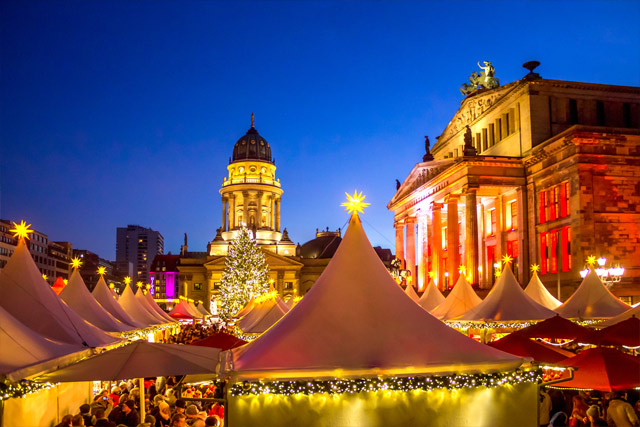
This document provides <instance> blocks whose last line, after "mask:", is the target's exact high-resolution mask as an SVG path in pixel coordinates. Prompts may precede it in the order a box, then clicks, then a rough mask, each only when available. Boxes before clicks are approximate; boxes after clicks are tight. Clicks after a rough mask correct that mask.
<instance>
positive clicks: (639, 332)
mask: <svg viewBox="0 0 640 427" xmlns="http://www.w3.org/2000/svg"><path fill="white" fill-rule="evenodd" d="M584 340H585V342H588V343H589V344H595V345H626V346H628V347H638V346H640V319H638V318H637V317H635V316H632V317H630V318H628V319H627V320H623V321H622V322H620V323H616V324H615V325H612V326H609V327H608V328H604V329H601V330H599V331H593V332H591V334H589V336H587V337H586V338H585V339H584Z"/></svg>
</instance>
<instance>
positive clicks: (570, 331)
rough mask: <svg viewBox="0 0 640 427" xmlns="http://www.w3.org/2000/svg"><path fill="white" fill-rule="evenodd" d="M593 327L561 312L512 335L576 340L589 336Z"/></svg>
mask: <svg viewBox="0 0 640 427" xmlns="http://www.w3.org/2000/svg"><path fill="white" fill-rule="evenodd" d="M590 333H591V329H589V328H585V327H584V326H580V325H577V324H575V323H573V322H572V321H571V320H567V319H565V318H564V317H561V316H560V315H559V314H557V315H555V316H553V317H550V318H549V319H546V320H543V321H542V322H538V323H536V324H534V325H531V326H528V327H526V328H524V329H520V330H519V331H516V332H513V333H512V334H511V335H514V334H515V335H520V336H523V337H526V338H549V339H565V340H575V339H581V338H583V337H586V336H588V335H589V334H590Z"/></svg>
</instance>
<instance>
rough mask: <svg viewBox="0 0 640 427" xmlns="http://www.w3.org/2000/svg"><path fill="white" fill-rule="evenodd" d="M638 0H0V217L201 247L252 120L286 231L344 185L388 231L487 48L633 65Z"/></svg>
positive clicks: (559, 64)
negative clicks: (267, 157)
mask: <svg viewBox="0 0 640 427" xmlns="http://www.w3.org/2000/svg"><path fill="white" fill-rule="evenodd" d="M638 22H640V2H638V1H623V2H614V1H605V2H592V1H575V2H555V1H554V2H540V1H535V2H507V1H500V2H480V1H473V2H453V1H451V2H435V1H430V2H413V1H412V2H409V1H407V2H395V1H394V2H380V1H376V2H365V1H352V2H311V1H307V2H294V1H289V2H275V1H274V2H266V1H259V2H236V1H228V2H222V1H218V2H206V1H194V2H188V1H179V2H178V1H174V2H168V1H135V2H133V1H132V2H125V1H121V2H98V1H92V2H79V1H68V2H45V1H38V2H30V1H16V2H14V1H2V2H0V38H1V41H0V43H1V45H0V107H1V110H0V163H1V168H0V185H1V187H0V190H1V193H0V217H1V218H3V219H11V220H16V221H18V220H20V219H25V220H27V221H28V222H30V223H33V225H34V227H35V228H36V229H38V230H40V231H42V232H45V233H47V234H48V235H49V237H50V238H51V239H52V240H68V241H71V242H72V243H73V245H74V247H76V248H82V249H89V250H91V251H94V252H97V253H98V254H100V256H102V257H103V258H106V259H114V258H115V237H116V227H118V226H126V225H127V224H139V225H142V226H146V227H151V228H153V229H155V230H159V231H160V232H161V233H162V234H163V235H164V238H165V252H168V251H172V252H174V253H175V252H177V251H178V250H179V245H180V244H181V242H182V236H183V233H184V232H187V233H188V234H189V249H190V250H193V251H204V250H205V246H206V243H207V242H208V241H209V240H211V239H212V238H213V237H214V235H215V230H216V228H218V227H220V225H221V210H222V208H221V202H220V195H219V193H218V190H219V189H220V185H221V182H222V178H223V176H225V175H226V173H227V170H226V166H227V164H228V161H229V157H230V156H231V153H232V148H233V145H234V144H235V142H236V140H237V139H238V138H239V137H240V136H242V135H244V134H245V132H246V131H247V129H248V128H249V126H250V115H251V112H255V115H256V128H257V129H258V131H259V132H260V134H261V135H262V136H263V137H264V138H265V139H266V140H267V141H268V142H269V143H270V144H271V147H272V150H273V155H274V156H275V158H276V165H277V167H278V170H277V176H279V177H280V179H281V182H282V185H283V189H284V195H283V202H282V224H283V227H287V229H288V231H289V234H290V236H291V238H292V240H293V241H294V242H300V243H303V242H305V241H307V240H309V239H312V238H313V237H314V233H315V229H316V228H317V227H320V228H324V227H327V226H328V227H330V228H331V229H336V228H338V227H342V226H343V225H344V224H345V223H346V221H347V214H346V213H345V212H344V211H343V208H341V207H340V206H339V204H340V203H341V202H343V201H344V199H345V195H344V193H345V191H349V192H353V190H354V189H358V190H359V191H360V190H362V191H363V192H364V194H366V195H367V199H366V201H368V202H371V204H372V205H371V206H370V207H369V208H368V209H367V211H366V215H365V216H364V226H365V229H366V231H367V233H368V235H369V239H370V240H371V242H372V243H373V244H374V245H381V246H383V247H389V248H392V249H393V248H394V239H395V238H394V236H395V233H394V229H393V218H392V214H391V213H390V212H389V211H388V210H387V209H386V205H387V203H388V202H389V200H390V199H391V197H392V196H393V194H394V192H395V179H400V180H401V181H402V180H404V178H405V177H406V176H407V174H408V173H409V172H410V170H411V168H412V167H413V166H414V164H415V163H417V162H419V161H421V159H422V155H423V152H424V144H423V141H424V135H429V136H430V139H431V141H432V142H434V141H435V137H436V136H437V135H439V134H440V133H441V132H442V131H443V130H444V128H445V126H446V125H447V123H448V122H449V120H450V119H451V118H452V116H453V114H454V113H455V111H456V110H457V108H458V106H459V105H460V104H459V103H460V101H461V100H462V95H461V94H460V93H459V91H458V88H459V87H460V85H461V84H462V83H463V82H466V81H467V78H468V76H469V74H471V72H473V71H479V69H478V67H477V65H476V63H477V62H478V61H481V60H490V61H492V62H493V64H494V66H495V68H496V76H497V77H499V78H500V80H501V82H502V83H503V84H505V83H509V82H512V81H514V80H518V79H520V78H521V77H523V76H524V75H525V74H526V72H527V71H526V70H524V69H523V68H522V67H521V64H522V63H524V62H526V61H528V60H538V61H540V62H541V63H542V65H541V66H540V67H539V68H538V69H537V70H536V71H537V72H539V73H540V74H541V75H542V77H544V78H549V79H558V80H574V81H585V82H594V83H608V84H617V85H629V86H638V85H640V54H639V53H640V52H639V50H638V49H639V48H638V46H640V26H639V25H638Z"/></svg>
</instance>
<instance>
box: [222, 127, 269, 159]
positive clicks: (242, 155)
mask: <svg viewBox="0 0 640 427" xmlns="http://www.w3.org/2000/svg"><path fill="white" fill-rule="evenodd" d="M243 160H258V161H261V162H268V163H274V161H273V159H272V158H271V147H270V146H269V143H268V142H267V140H266V139H264V138H263V137H262V136H260V134H259V133H258V131H257V130H256V128H255V127H254V126H253V124H252V125H251V127H250V128H249V130H248V131H247V133H246V134H245V135H244V136H242V137H241V138H240V139H239V140H238V142H236V145H234V146H233V157H232V160H231V162H239V161H243Z"/></svg>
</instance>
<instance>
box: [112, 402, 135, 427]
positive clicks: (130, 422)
mask: <svg viewBox="0 0 640 427" xmlns="http://www.w3.org/2000/svg"><path fill="white" fill-rule="evenodd" d="M116 423H118V424H124V425H126V426H127V427H137V426H138V424H140V414H138V411H137V410H136V402H135V401H134V400H131V399H130V400H127V401H126V402H124V405H122V412H121V413H120V415H119V416H118V419H117V420H116Z"/></svg>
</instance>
